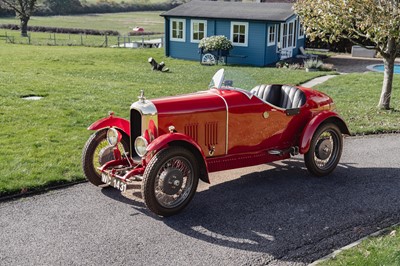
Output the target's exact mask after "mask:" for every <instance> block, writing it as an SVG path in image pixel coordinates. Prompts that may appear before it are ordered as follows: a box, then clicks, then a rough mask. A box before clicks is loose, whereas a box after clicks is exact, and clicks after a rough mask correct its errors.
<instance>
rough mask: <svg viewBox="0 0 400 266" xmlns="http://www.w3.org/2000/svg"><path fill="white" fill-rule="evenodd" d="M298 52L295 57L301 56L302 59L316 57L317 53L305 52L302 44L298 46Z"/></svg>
mask: <svg viewBox="0 0 400 266" xmlns="http://www.w3.org/2000/svg"><path fill="white" fill-rule="evenodd" d="M299 50H300V54H298V55H297V56H296V58H302V59H318V55H316V54H307V53H306V50H304V47H303V46H300V48H299Z"/></svg>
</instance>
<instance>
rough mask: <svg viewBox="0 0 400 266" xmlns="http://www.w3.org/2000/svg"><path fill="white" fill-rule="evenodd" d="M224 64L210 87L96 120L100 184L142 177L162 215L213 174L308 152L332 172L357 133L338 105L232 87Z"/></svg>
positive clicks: (85, 160) (291, 92) (323, 171)
mask: <svg viewBox="0 0 400 266" xmlns="http://www.w3.org/2000/svg"><path fill="white" fill-rule="evenodd" d="M224 76H225V75H224V70H223V69H221V70H219V71H218V72H217V73H216V74H215V75H214V77H213V79H212V83H211V85H212V86H211V87H210V89H209V90H206V91H200V92H197V93H192V94H187V95H180V96H174V97H166V98H160V99H154V100H147V99H146V98H145V97H144V95H143V91H142V94H141V95H140V97H139V101H137V102H135V103H133V104H132V106H131V109H130V121H128V120H125V119H123V118H119V117H116V116H114V114H113V113H111V114H110V115H109V117H107V118H103V119H101V120H99V121H97V122H95V123H93V124H92V125H91V126H90V127H89V128H88V129H89V130H95V131H96V132H95V133H94V134H93V135H92V136H91V137H90V138H89V140H88V141H87V143H86V145H85V147H84V149H83V156H82V164H83V171H84V173H85V175H86V177H87V179H88V180H89V181H90V182H91V183H93V184H94V185H96V186H104V185H110V186H113V187H115V188H117V189H119V190H121V191H125V190H126V188H127V186H128V185H129V184H131V183H134V182H141V192H142V197H143V199H144V202H145V204H146V206H147V207H148V208H149V209H150V210H151V211H153V212H154V213H156V214H157V215H161V216H170V215H173V214H176V213H178V212H179V211H181V210H182V209H183V208H185V206H187V204H188V203H189V202H190V201H191V199H192V198H193V196H194V194H195V191H196V188H197V184H198V181H199V179H201V180H202V181H204V182H207V183H209V182H210V180H209V173H211V172H216V171H222V170H227V169H233V168H239V167H246V166H253V165H258V164H265V163H269V162H273V161H278V160H284V159H287V158H290V157H291V156H293V155H297V154H304V161H305V164H306V166H307V169H308V171H309V172H310V173H311V174H313V175H316V176H324V175H328V174H329V173H331V172H332V171H333V170H334V169H335V167H336V166H337V164H338V162H339V159H340V157H341V154H342V146H343V137H342V135H343V134H350V133H349V130H348V128H347V126H346V124H345V122H344V121H343V119H342V118H341V117H340V116H339V115H338V114H337V113H336V112H335V104H334V103H333V101H332V99H331V98H330V97H328V96H327V95H325V94H323V93H321V92H318V91H316V90H313V89H308V88H303V87H297V86H296V87H295V86H290V85H258V86H256V87H255V88H253V89H252V90H251V91H248V90H243V89H239V88H235V87H232V81H229V80H225V79H224Z"/></svg>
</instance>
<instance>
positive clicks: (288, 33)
mask: <svg viewBox="0 0 400 266" xmlns="http://www.w3.org/2000/svg"><path fill="white" fill-rule="evenodd" d="M295 28H296V26H295V24H294V21H292V22H289V23H283V24H282V49H285V48H292V47H294V46H295V45H296V40H295V37H296V36H295V34H294V33H295Z"/></svg>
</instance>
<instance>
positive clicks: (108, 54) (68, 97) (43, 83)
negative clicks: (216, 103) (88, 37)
mask: <svg viewBox="0 0 400 266" xmlns="http://www.w3.org/2000/svg"><path fill="white" fill-rule="evenodd" d="M163 54H164V53H163V50H162V49H110V48H87V47H61V46H29V45H11V44H5V43H0V66H1V67H0V80H1V81H2V82H1V84H0V123H1V125H2V129H1V133H2V138H0V146H1V147H2V152H1V154H0V170H1V171H0V173H1V174H0V196H3V195H7V194H12V193H19V192H21V191H26V190H28V191H30V190H32V189H36V188H41V187H46V186H49V185H54V184H59V183H63V182H71V181H76V180H82V179H83V178H84V177H83V173H82V171H81V158H80V157H81V151H82V147H83V146H84V144H85V142H86V140H87V139H88V137H89V135H90V134H91V132H88V131H87V130H86V128H87V127H88V126H89V125H90V124H91V123H92V122H94V121H96V120H97V119H99V118H102V117H104V116H106V115H107V113H108V111H110V110H113V111H114V112H115V113H116V115H119V116H122V117H125V118H128V117H129V107H130V105H131V103H132V102H134V101H136V100H137V96H138V95H139V91H140V89H145V91H146V96H147V97H148V98H154V97H160V96H168V95H176V94H183V93H188V92H193V91H198V90H203V89H206V88H207V86H208V83H209V80H210V78H211V77H212V75H213V74H214V72H215V71H216V70H217V69H218V68H219V67H218V66H211V67H207V66H202V65H200V64H199V63H198V62H191V61H183V60H175V59H171V58H165V57H164V56H163ZM150 56H152V57H154V58H156V59H157V60H158V61H165V63H166V65H167V67H169V68H170V69H171V71H170V72H169V73H160V72H153V71H151V70H150V65H149V64H148V62H147V58H148V57H150ZM225 68H229V69H233V70H235V72H237V78H235V80H239V79H240V80H242V81H245V82H246V83H247V84H251V86H254V85H256V84H261V83H291V84H298V83H302V82H304V81H306V80H309V79H311V78H313V77H316V76H317V75H321V73H305V72H304V71H291V70H287V69H271V68H253V67H236V66H226V67H225ZM236 85H238V86H241V85H242V84H240V83H236ZM251 86H250V87H251ZM27 95H37V96H42V97H44V98H43V99H42V100H39V101H27V100H24V99H22V98H21V97H23V96H27Z"/></svg>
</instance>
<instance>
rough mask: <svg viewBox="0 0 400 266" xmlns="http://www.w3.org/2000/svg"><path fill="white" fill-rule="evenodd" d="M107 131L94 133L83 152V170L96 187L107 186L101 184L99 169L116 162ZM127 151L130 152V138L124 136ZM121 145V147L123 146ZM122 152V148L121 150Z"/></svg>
mask: <svg viewBox="0 0 400 266" xmlns="http://www.w3.org/2000/svg"><path fill="white" fill-rule="evenodd" d="M107 130H108V129H101V130H99V131H96V132H95V133H93V134H92V135H91V136H90V138H89V139H88V140H87V142H86V144H85V147H84V148H83V152H82V169H83V173H84V174H85V176H86V178H87V180H89V182H90V183H92V184H93V185H95V186H101V185H104V186H106V185H105V184H104V183H103V182H101V174H100V171H99V170H97V167H99V166H101V165H103V164H104V163H106V162H108V161H111V160H114V154H113V153H112V148H111V147H109V145H108V142H107V139H106V138H107ZM121 144H122V145H123V147H124V149H125V151H129V137H128V136H126V135H125V134H123V137H122V139H121ZM121 144H119V145H121ZM120 150H121V152H122V148H120Z"/></svg>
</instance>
